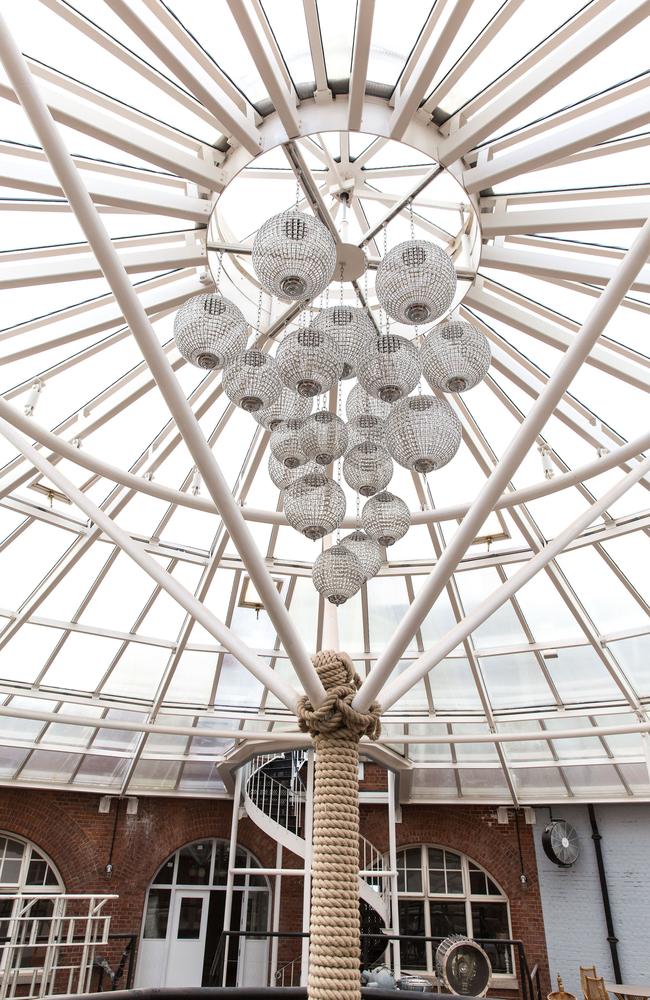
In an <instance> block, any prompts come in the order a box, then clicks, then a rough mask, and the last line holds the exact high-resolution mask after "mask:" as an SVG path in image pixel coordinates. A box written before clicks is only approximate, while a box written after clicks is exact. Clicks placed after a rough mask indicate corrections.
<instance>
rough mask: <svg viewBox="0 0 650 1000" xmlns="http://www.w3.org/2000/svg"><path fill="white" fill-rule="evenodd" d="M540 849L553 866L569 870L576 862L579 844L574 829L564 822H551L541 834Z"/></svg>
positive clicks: (560, 820) (559, 820) (558, 820)
mask: <svg viewBox="0 0 650 1000" xmlns="http://www.w3.org/2000/svg"><path fill="white" fill-rule="evenodd" d="M542 847H543V848H544V852H545V854H546V856H547V857H548V858H550V859H551V861H552V862H553V864H555V865H558V866H559V867H560V868H570V867H571V865H572V864H574V863H575V862H576V861H577V860H578V855H579V853H580V844H579V842H578V834H577V833H576V830H575V827H573V826H571V824H570V823H567V822H566V820H563V819H556V820H553V821H552V822H551V823H549V825H548V826H547V827H546V829H545V830H544V833H543V834H542Z"/></svg>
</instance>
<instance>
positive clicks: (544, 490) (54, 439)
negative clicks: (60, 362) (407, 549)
mask: <svg viewBox="0 0 650 1000" xmlns="http://www.w3.org/2000/svg"><path fill="white" fill-rule="evenodd" d="M0 415H1V416H2V417H3V418H4V419H5V420H7V421H8V422H9V423H11V424H12V425H13V426H15V427H17V428H19V429H20V430H21V431H23V432H24V433H25V434H28V435H29V436H30V437H31V438H32V439H33V440H35V441H38V442H39V443H40V444H41V445H43V447H45V448H49V449H50V451H51V452H52V453H53V454H58V455H60V456H61V457H62V458H65V459H67V460H68V461H70V462H73V463H74V464H76V465H79V466H81V467H82V468H84V469H88V470H89V471H91V472H93V473H95V474H96V475H98V476H101V477H102V478H105V479H108V480H109V481H110V482H114V483H119V484H120V485H122V486H125V487H127V488H128V489H132V490H135V491H139V492H141V493H144V494H146V495H147V496H152V497H156V498H157V499H159V500H164V501H165V502H167V503H171V504H175V505H178V506H180V507H189V508H191V509H192V510H201V511H205V512H206V513H210V514H215V513H218V509H217V507H216V506H215V504H214V503H213V501H211V500H209V499H207V498H206V497H201V496H193V495H192V494H191V493H182V492H180V491H179V490H174V489H172V488H171V487H169V486H164V485H163V484H161V483H158V482H156V481H155V480H153V481H149V480H147V479H143V478H142V477H141V476H135V475H133V474H132V473H130V472H128V471H126V470H124V469H120V468H118V467H117V466H114V465H111V464H110V463H108V462H105V461H104V460H103V459H100V458H98V457H97V456H96V455H93V454H91V453H90V452H88V451H87V450H86V449H85V448H83V449H78V448H75V447H74V445H72V444H70V443H69V442H68V441H64V440H63V439H62V438H61V437H59V436H58V435H57V434H53V433H52V432H51V431H48V430H46V428H44V427H42V426H41V425H40V424H39V423H38V422H37V421H35V420H34V419H33V418H30V417H26V416H25V415H24V414H22V413H20V412H18V411H17V410H16V409H14V408H13V407H10V406H8V404H6V403H4V401H3V400H2V399H0ZM648 448H650V431H646V432H644V433H643V434H641V435H640V436H639V437H637V438H635V439H634V440H633V441H630V442H629V443H627V444H625V445H621V446H620V447H618V448H614V449H613V450H611V451H610V452H609V454H607V455H604V456H603V457H602V458H596V459H594V460H593V461H592V462H588V463H587V464H585V465H582V466H579V467H577V468H575V469H573V470H572V471H571V472H567V473H564V474H563V475H559V476H555V477H554V478H553V479H544V480H542V481H541V482H539V483H535V484H534V485H532V486H527V487H525V488H523V489H521V490H514V491H513V492H508V493H504V494H503V495H502V496H501V497H499V498H498V499H497V501H496V502H495V504H494V506H493V509H495V510H502V509H505V508H508V507H514V506H516V505H517V504H520V503H525V502H529V501H531V500H537V499H539V498H540V497H543V496H549V495H551V494H553V493H557V492H559V491H561V490H563V489H567V488H568V487H571V486H575V485H577V484H578V483H580V482H583V481H585V480H588V479H590V478H592V477H594V476H600V475H602V474H603V473H604V472H608V471H609V470H610V469H613V468H617V467H619V466H624V465H625V463H626V462H628V461H629V460H631V459H633V458H636V457H640V456H642V455H643V453H644V451H646V450H647V449H648ZM470 507H471V504H470V503H464V504H454V505H453V506H449V507H437V508H435V509H433V510H424V511H423V510H416V511H413V512H412V515H411V516H412V523H413V524H437V523H439V522H441V521H451V520H457V519H460V518H463V517H464V516H465V515H466V514H467V512H468V511H469V509H470ZM242 515H243V517H244V519H245V520H248V521H251V522H253V523H257V524H277V525H285V524H287V519H286V517H285V515H284V514H283V513H281V512H279V511H271V510H258V509H256V508H253V507H244V508H243V509H242ZM357 526H358V524H357V519H356V517H347V518H344V520H343V523H342V527H344V528H356V527H357Z"/></svg>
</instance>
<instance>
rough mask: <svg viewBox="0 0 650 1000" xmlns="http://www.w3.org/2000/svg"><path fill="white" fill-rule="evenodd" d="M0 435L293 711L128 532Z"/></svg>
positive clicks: (281, 684) (272, 681) (289, 690)
mask: <svg viewBox="0 0 650 1000" xmlns="http://www.w3.org/2000/svg"><path fill="white" fill-rule="evenodd" d="M0 431H1V432H2V434H3V435H4V437H6V438H7V440H8V441H9V442H10V443H11V444H12V445H13V446H14V447H15V448H17V449H18V450H19V451H20V452H22V454H23V455H24V456H25V458H26V459H28V461H29V462H31V464H32V465H33V466H34V467H35V468H36V469H38V470H39V472H40V473H41V474H42V475H43V476H46V477H47V479H49V480H50V482H51V483H53V484H54V485H55V486H56V488H57V489H59V490H61V492H62V493H65V495H66V496H67V497H68V498H69V499H70V500H71V501H72V502H73V503H74V504H76V506H77V507H79V509H80V510H81V511H83V513H84V514H85V515H86V517H88V518H89V519H90V520H91V521H92V522H93V523H94V524H95V526H96V528H98V529H100V530H101V531H103V532H104V534H106V535H107V536H108V537H109V538H110V539H111V540H112V541H113V542H114V543H115V544H116V545H118V546H119V548H120V549H121V550H122V551H123V552H125V553H126V554H127V555H128V556H129V557H130V558H131V559H133V561H134V562H135V563H136V564H137V565H138V566H139V567H140V568H141V569H142V570H144V572H145V573H147V575H148V576H150V577H151V578H152V580H154V581H155V582H156V583H157V584H159V586H160V587H162V589H163V590H165V591H166V592H167V593H168V594H169V596H170V597H171V598H172V599H173V600H175V601H176V602H177V603H178V604H180V606H181V607H182V608H184V609H185V611H187V612H188V614H190V615H192V616H193V617H194V618H195V619H196V621H198V622H199V624H201V625H202V626H203V628H205V629H206V631H207V632H209V633H210V635H211V636H213V638H214V639H216V640H217V642H219V643H221V644H222V645H223V646H225V648H226V649H227V650H228V651H229V652H230V653H232V655H233V656H234V657H235V658H236V659H237V660H238V661H239V662H240V663H241V664H242V666H244V667H246V669H247V670H249V671H250V673H251V674H252V675H253V676H254V677H256V678H257V680H259V681H260V683H261V684H264V685H265V687H268V688H269V689H270V690H271V691H273V693H274V694H275V696H276V697H277V698H279V700H280V701H281V702H282V704H283V705H286V707H287V708H289V709H290V710H292V711H293V710H295V707H296V704H297V701H298V699H299V697H300V694H299V692H298V691H296V690H295V689H294V688H293V687H292V686H291V685H290V684H287V683H286V682H285V681H283V680H282V679H281V678H280V676H279V675H278V674H276V673H275V672H274V671H273V670H270V669H269V667H268V666H267V665H266V663H264V662H263V660H260V659H259V657H258V656H257V655H256V654H255V653H253V651H252V650H251V649H250V647H249V646H247V645H246V643H245V642H243V641H242V640H241V639H239V638H238V636H236V635H235V633H234V632H231V630H230V629H227V628H226V627H225V626H224V625H222V623H221V622H220V621H219V619H218V618H217V617H216V616H215V615H213V614H212V612H211V611H208V609H207V608H206V607H205V606H204V605H203V604H202V603H201V602H200V601H198V600H197V599H196V598H195V597H194V596H193V594H191V593H190V592H189V591H188V590H186V588H185V587H184V586H183V585H182V584H181V583H179V581H178V580H177V579H176V578H175V577H173V576H172V575H171V574H170V573H168V572H167V571H166V570H165V569H163V567H162V566H161V565H160V563H159V562H158V561H157V560H156V559H154V558H153V557H152V556H150V555H148V554H147V553H146V552H145V550H144V547H143V546H142V545H139V544H138V543H137V542H135V541H134V540H133V539H132V538H131V536H130V535H129V534H128V532H126V531H124V530H123V529H122V528H120V527H119V526H118V525H117V524H116V523H115V521H113V519H112V518H110V517H109V516H108V515H107V514H105V513H104V511H102V510H101V509H100V508H99V507H98V506H97V505H96V504H94V503H93V502H92V500H90V498H89V497H87V496H86V495H85V494H84V493H82V492H81V490H78V489H77V488H76V486H74V485H73V484H72V483H71V482H70V481H69V480H68V479H67V478H66V476H64V475H63V474H62V473H61V472H60V471H59V470H58V469H57V468H56V466H54V465H52V463H51V462H49V461H48V460H47V459H46V458H45V457H44V456H43V455H41V454H39V452H37V451H36V449H35V448H33V447H32V445H30V444H29V441H28V440H27V438H26V437H25V436H24V435H23V434H21V433H20V432H19V431H17V430H16V429H15V428H14V427H12V425H11V424H9V423H8V422H7V421H5V420H3V419H2V418H1V417H0Z"/></svg>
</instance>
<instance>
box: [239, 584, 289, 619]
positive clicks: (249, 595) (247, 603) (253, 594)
mask: <svg viewBox="0 0 650 1000" xmlns="http://www.w3.org/2000/svg"><path fill="white" fill-rule="evenodd" d="M271 579H272V580H273V583H274V584H275V586H276V589H277V590H278V592H279V593H282V580H281V579H280V578H279V577H276V576H273V577H271ZM237 603H238V605H239V607H240V608H250V610H251V611H254V612H255V617H256V618H259V616H260V611H263V610H264V601H263V600H262V598H261V597H260V595H259V593H258V591H257V587H256V586H255V584H254V583H253V581H252V580H251V578H250V576H248V575H246V576H244V580H243V582H242V586H241V591H240V594H239V601H238V602H237Z"/></svg>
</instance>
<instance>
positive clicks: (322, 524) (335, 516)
mask: <svg viewBox="0 0 650 1000" xmlns="http://www.w3.org/2000/svg"><path fill="white" fill-rule="evenodd" d="M284 512H285V514H286V517H287V521H288V522H289V524H290V525H291V527H292V528H295V529H296V531H299V532H300V533H301V534H303V535H305V537H306V538H309V539H311V541H316V539H318V538H323V536H324V535H329V534H331V533H332V532H333V531H336V529H337V528H338V526H339V525H340V523H341V521H342V520H343V518H344V517H345V494H344V492H343V490H342V489H341V487H340V486H339V484H338V483H335V482H334V480H333V479H328V478H327V476H326V475H325V473H324V472H310V473H307V475H306V476H302V477H301V478H300V479H298V480H297V481H296V482H295V483H293V485H292V486H289V487H288V488H287V489H286V490H285V491H284Z"/></svg>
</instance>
